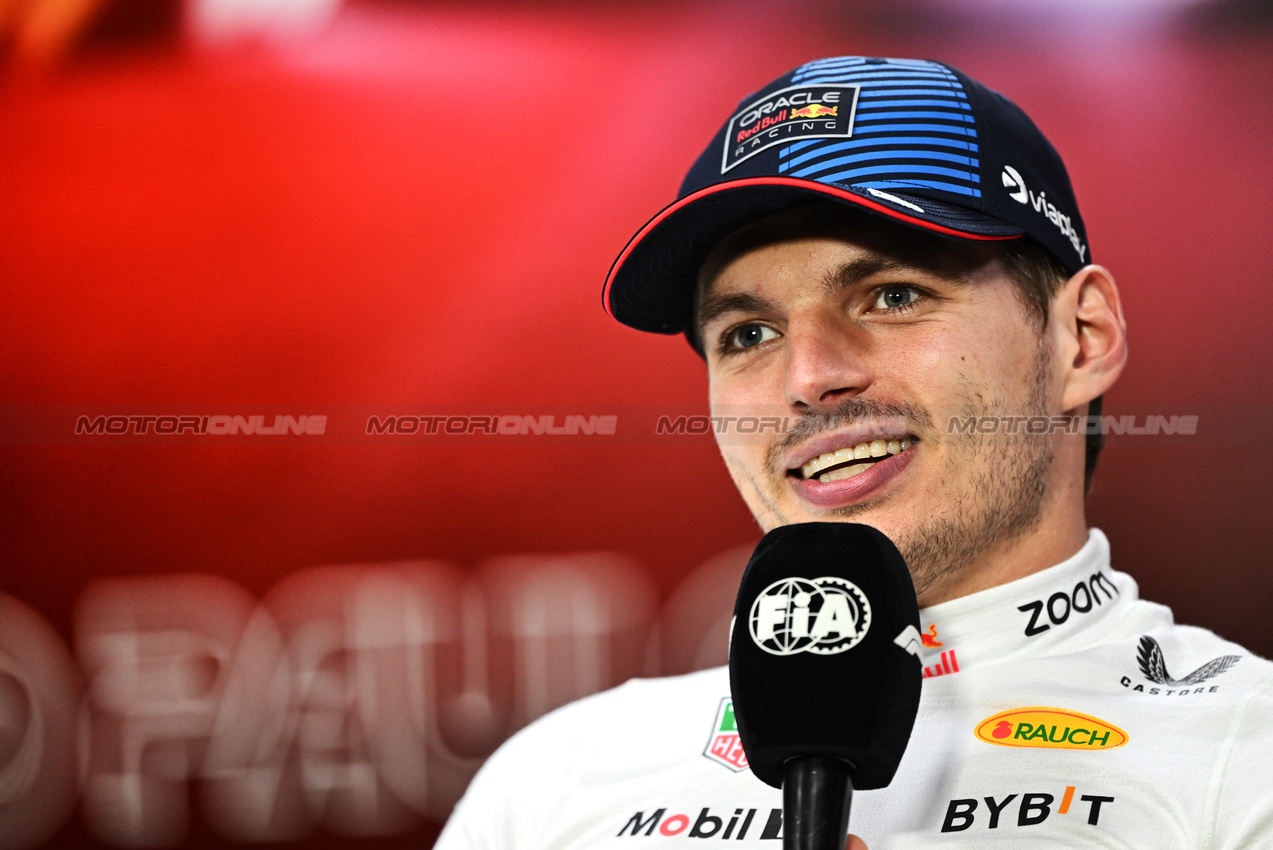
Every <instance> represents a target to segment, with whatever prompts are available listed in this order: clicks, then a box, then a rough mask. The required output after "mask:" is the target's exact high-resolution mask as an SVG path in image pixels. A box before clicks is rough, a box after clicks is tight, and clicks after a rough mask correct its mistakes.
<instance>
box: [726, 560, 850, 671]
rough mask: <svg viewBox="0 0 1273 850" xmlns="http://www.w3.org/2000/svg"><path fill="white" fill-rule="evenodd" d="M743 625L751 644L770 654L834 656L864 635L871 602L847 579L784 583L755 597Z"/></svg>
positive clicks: (771, 586) (804, 580)
mask: <svg viewBox="0 0 1273 850" xmlns="http://www.w3.org/2000/svg"><path fill="white" fill-rule="evenodd" d="M749 626H750V629H751V639H752V640H753V641H755V642H756V645H757V646H759V647H760V648H761V649H763V650H764V651H765V652H768V653H770V654H771V655H795V654H797V653H800V652H812V653H816V654H818V655H836V654H838V653H841V652H844V651H846V650H849V649H852V648H853V647H855V646H857V645H858V643H860V642H861V640H862V638H863V637H865V636H866V632H867V630H868V629H869V628H870V627H871V603H870V602H869V601H868V600H867V598H866V594H864V593H863V592H862V590H861V589H860V588H859V587H858V586H857V585H856V584H854V583H853V582H851V581H848V580H847V579H842V578H838V577H836V576H824V577H823V578H813V579H807V578H785V579H780V580H778V581H776V582H774V583H773V584H771V585H769V586H768V587H766V588H765V589H764V590H763V591H762V592H761V594H760V595H759V596H757V597H756V601H755V602H753V603H752V606H751V616H750V622H749Z"/></svg>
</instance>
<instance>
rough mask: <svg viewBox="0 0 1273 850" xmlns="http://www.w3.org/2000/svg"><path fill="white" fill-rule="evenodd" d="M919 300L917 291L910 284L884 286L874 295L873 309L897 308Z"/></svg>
mask: <svg viewBox="0 0 1273 850" xmlns="http://www.w3.org/2000/svg"><path fill="white" fill-rule="evenodd" d="M917 300H919V292H917V291H916V290H915V289H914V287H910V286H902V285H900V284H899V285H896V286H886V287H884V288H883V289H881V290H880V292H879V295H877V296H876V297H875V305H874V309H876V310H897V309H901V308H903V307H909V306H911V305H912V304H914V303H915V302H916V301H917Z"/></svg>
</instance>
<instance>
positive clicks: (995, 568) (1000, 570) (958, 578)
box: [919, 460, 1087, 608]
mask: <svg viewBox="0 0 1273 850" xmlns="http://www.w3.org/2000/svg"><path fill="white" fill-rule="evenodd" d="M1054 464H1055V460H1054ZM1069 468H1070V469H1073V468H1074V464H1073V463H1071V464H1070V465H1069ZM1057 477H1061V476H1056V477H1054V479H1053V484H1052V486H1051V487H1050V488H1049V497H1048V498H1047V499H1045V500H1044V503H1043V505H1042V506H1041V510H1040V512H1039V518H1038V521H1037V522H1036V523H1035V524H1034V525H1033V526H1032V527H1031V528H1030V529H1029V530H1028V531H1026V532H1025V533H1023V534H1020V535H1017V536H1015V537H1013V538H1011V539H1009V540H1003V541H995V542H994V543H993V544H992V545H991V546H990V547H988V548H987V549H986V550H985V551H983V552H982V553H981V555H980V556H978V557H977V558H976V559H975V560H974V561H973V562H972V563H970V564H968V565H967V567H966V568H964V569H962V570H960V571H959V572H958V573H956V574H954V575H951V576H947V577H945V578H943V579H941V580H939V581H937V582H934V583H933V584H932V585H930V586H929V587H927V588H925V589H924V590H923V591H922V592H921V593H920V594H919V604H920V607H921V608H927V607H928V606H930V605H937V604H939V603H941V602H947V601H949V600H951V599H957V598H959V597H960V596H967V595H968V594H970V593H977V592H978V591H981V590H986V589H988V588H991V587H997V586H998V585H1001V584H1007V583H1008V582H1010V581H1016V580H1017V579H1019V578H1024V577H1025V576H1028V575H1031V574H1033V573H1037V572H1039V571H1040V570H1046V569H1047V568H1048V567H1052V566H1055V565H1056V564H1059V563H1061V562H1062V561H1064V560H1066V559H1067V558H1070V557H1072V556H1073V555H1074V553H1076V552H1078V550H1079V549H1082V548H1083V544H1084V543H1086V542H1087V519H1086V516H1085V515H1084V511H1083V500H1084V496H1085V494H1084V492H1083V480H1082V478H1081V476H1080V477H1078V478H1075V477H1073V476H1065V477H1061V478H1062V480H1060V481H1058V480H1056V478H1057Z"/></svg>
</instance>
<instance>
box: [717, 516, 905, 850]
mask: <svg viewBox="0 0 1273 850" xmlns="http://www.w3.org/2000/svg"><path fill="white" fill-rule="evenodd" d="M919 646H920V640H919V607H918V605H917V603H916V601H915V589H914V586H913V584H912V583H911V578H910V572H909V571H908V570H907V568H906V563H905V561H903V560H902V556H901V554H900V553H899V552H898V551H897V548H896V547H895V546H894V545H893V543H892V541H890V540H889V539H888V538H887V537H886V536H884V534H882V533H881V532H879V531H877V530H876V529H874V528H871V527H870V526H865V525H857V524H853V523H802V524H798V525H788V526H782V527H779V528H776V529H774V530H773V531H771V532H769V533H768V534H766V535H765V537H764V538H763V539H762V540H761V541H760V544H759V545H757V547H756V550H755V552H753V554H752V557H751V560H750V562H748V564H747V569H746V571H745V572H744V573H743V579H742V584H741V586H740V588H739V592H738V601H737V603H736V604H735V608H734V626H733V633H732V635H731V637H730V652H729V678H730V689H731V691H732V694H733V700H734V711H735V717H736V719H737V722H738V731H739V736H740V738H741V740H742V744H743V749H744V750H745V751H746V753H747V760H748V762H749V763H750V765H751V769H752V772H753V773H754V774H755V775H756V777H757V778H758V779H760V780H761V781H762V782H765V783H767V784H769V785H772V786H774V787H775V788H782V789H783V848H784V850H845V848H846V846H847V847H848V848H849V850H853V847H854V844H853V840H850V841H849V844H848V845H846V844H845V840H846V835H847V833H848V821H849V808H850V803H851V801H852V794H853V789H854V788H858V789H862V790H867V789H873V788H883V787H885V786H886V785H888V783H889V782H890V781H892V779H893V774H894V773H895V772H896V771H897V766H898V763H899V762H900V761H901V758H902V754H903V753H904V752H905V750H906V743H907V741H908V740H909V739H910V734H911V729H912V727H913V726H914V724H915V715H916V712H917V711H918V709H919V692H920V682H921V669H922V665H921V663H920V658H919ZM856 840H858V841H859V842H860V839H856Z"/></svg>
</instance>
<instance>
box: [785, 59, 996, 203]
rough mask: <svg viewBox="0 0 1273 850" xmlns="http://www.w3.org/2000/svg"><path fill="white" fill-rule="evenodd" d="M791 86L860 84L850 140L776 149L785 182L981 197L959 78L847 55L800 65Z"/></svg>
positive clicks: (915, 63) (930, 65)
mask: <svg viewBox="0 0 1273 850" xmlns="http://www.w3.org/2000/svg"><path fill="white" fill-rule="evenodd" d="M791 81H792V84H800V83H832V84H840V85H856V86H860V87H861V90H860V94H859V95H858V101H857V111H856V113H855V115H854V119H853V136H852V138H849V139H808V140H804V141H800V142H795V143H793V144H791V145H788V146H787V147H784V148H782V149H781V150H780V151H779V152H778V171H779V173H780V174H785V175H787V176H790V177H800V178H803V179H805V180H817V181H819V182H821V183H834V184H839V185H841V186H846V187H852V188H857V189H938V190H941V191H943V192H952V193H955V194H959V195H967V196H971V197H977V198H979V197H981V177H980V165H981V163H980V159H979V152H978V147H977V128H976V125H975V123H974V120H973V114H972V108H971V106H969V103H968V95H967V94H966V93H965V92H964V89H963V86H962V85H961V84H960V82H959V78H958V77H956V76H955V75H954V74H953V73H951V72H950V71H949V70H948V69H947V68H946V67H944V66H942V65H938V64H937V63H935V62H926V61H923V60H913V59H866V58H864V57H860V56H846V57H839V58H834V59H821V60H818V61H817V62H810V63H809V64H807V65H804V66H802V67H801V68H800V69H799V70H797V71H796V72H795V74H794V75H793V76H792V80H791Z"/></svg>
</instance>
